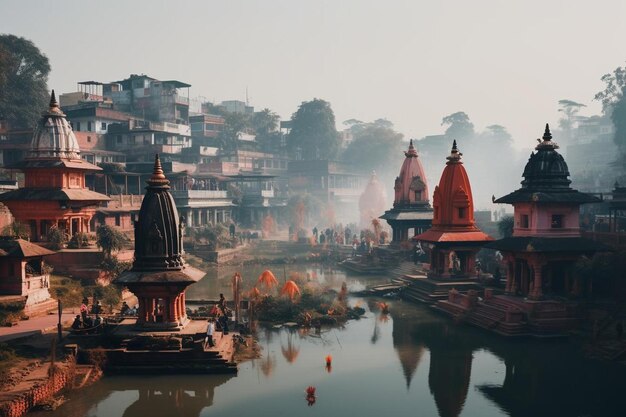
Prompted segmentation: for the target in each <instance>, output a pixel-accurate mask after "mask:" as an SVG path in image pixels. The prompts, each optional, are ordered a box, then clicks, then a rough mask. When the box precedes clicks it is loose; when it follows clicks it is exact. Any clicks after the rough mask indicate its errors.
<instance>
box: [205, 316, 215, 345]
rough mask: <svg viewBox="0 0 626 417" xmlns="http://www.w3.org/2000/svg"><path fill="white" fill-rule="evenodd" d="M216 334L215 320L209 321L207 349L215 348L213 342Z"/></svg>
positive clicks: (206, 340)
mask: <svg viewBox="0 0 626 417" xmlns="http://www.w3.org/2000/svg"><path fill="white" fill-rule="evenodd" d="M214 333H215V322H213V319H212V318H211V319H209V324H208V325H207V328H206V339H205V343H204V344H205V347H206V346H207V345H208V346H209V347H210V348H212V347H213V346H215V343H214V342H213V334H214Z"/></svg>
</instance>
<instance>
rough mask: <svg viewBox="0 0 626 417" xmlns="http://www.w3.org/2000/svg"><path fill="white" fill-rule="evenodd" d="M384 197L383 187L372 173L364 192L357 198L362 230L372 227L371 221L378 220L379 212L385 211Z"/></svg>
mask: <svg viewBox="0 0 626 417" xmlns="http://www.w3.org/2000/svg"><path fill="white" fill-rule="evenodd" d="M386 206H387V204H386V196H385V187H384V186H383V184H382V183H381V182H380V181H379V179H378V176H377V175H376V172H375V171H373V172H372V176H371V177H370V180H369V181H368V183H367V185H366V186H365V190H363V193H362V194H361V196H360V197H359V211H360V214H361V217H360V219H361V220H360V221H361V223H360V226H361V228H362V229H368V228H371V227H372V220H373V219H376V218H378V216H379V215H380V213H381V212H383V211H384V210H385V207H386Z"/></svg>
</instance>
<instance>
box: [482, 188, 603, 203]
mask: <svg viewBox="0 0 626 417" xmlns="http://www.w3.org/2000/svg"><path fill="white" fill-rule="evenodd" d="M529 201H532V202H536V203H598V202H600V201H602V200H600V199H599V198H598V197H596V196H593V195H591V194H587V193H581V192H580V191H578V190H574V189H568V190H553V191H533V190H526V189H524V188H520V189H519V190H515V191H513V192H512V193H510V194H507V195H505V196H503V197H500V198H497V199H494V200H493V202H494V203H507V204H514V203H522V202H529Z"/></svg>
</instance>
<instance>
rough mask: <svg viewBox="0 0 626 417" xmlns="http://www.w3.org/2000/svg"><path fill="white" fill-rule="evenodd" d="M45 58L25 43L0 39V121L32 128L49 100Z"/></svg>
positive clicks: (10, 37)
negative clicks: (3, 120)
mask: <svg viewBox="0 0 626 417" xmlns="http://www.w3.org/2000/svg"><path fill="white" fill-rule="evenodd" d="M49 72H50V64H49V62H48V58H47V57H46V56H45V55H44V54H42V53H41V51H40V50H39V49H38V48H37V47H36V46H35V44H34V43H33V42H31V41H29V40H28V39H24V38H20V37H17V36H14V35H0V119H5V120H7V121H8V122H9V124H10V125H11V126H13V127H26V128H29V127H34V126H35V124H36V123H37V120H38V119H39V117H40V113H41V111H42V110H43V109H45V108H46V105H47V103H48V100H49V99H50V96H49V93H48V73H49Z"/></svg>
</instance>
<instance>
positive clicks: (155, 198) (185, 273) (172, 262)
mask: <svg viewBox="0 0 626 417" xmlns="http://www.w3.org/2000/svg"><path fill="white" fill-rule="evenodd" d="M147 183H148V186H147V187H146V195H145V196H144V198H143V201H142V203H141V209H140V210H139V219H138V220H137V221H136V222H135V260H134V262H133V267H132V268H131V269H130V271H126V272H124V273H123V274H122V275H120V276H119V277H118V278H117V279H116V281H115V283H116V284H117V285H121V286H125V287H127V288H128V289H129V290H130V291H131V292H132V293H134V294H135V295H136V296H137V299H138V300H139V312H138V318H137V324H138V325H139V326H141V327H146V328H151V329H156V330H158V329H164V330H168V329H173V328H178V329H180V328H182V327H184V326H185V324H186V323H187V322H188V321H189V319H188V318H187V313H186V308H185V290H186V288H187V287H188V286H189V285H191V284H193V283H194V282H196V281H198V280H199V279H200V278H202V277H203V276H204V273H203V272H201V271H199V270H197V269H194V268H190V267H188V266H186V265H185V262H184V260H183V257H182V253H183V240H182V239H183V238H182V224H181V223H180V220H179V218H178V211H177V210H176V205H175V204H174V198H173V197H172V194H171V193H170V192H169V188H170V186H169V183H170V182H169V180H168V179H167V178H165V175H164V174H163V169H162V168H161V161H160V160H159V156H158V155H157V156H156V157H155V161H154V171H153V173H152V177H151V178H150V179H149V180H148V181H147Z"/></svg>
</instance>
